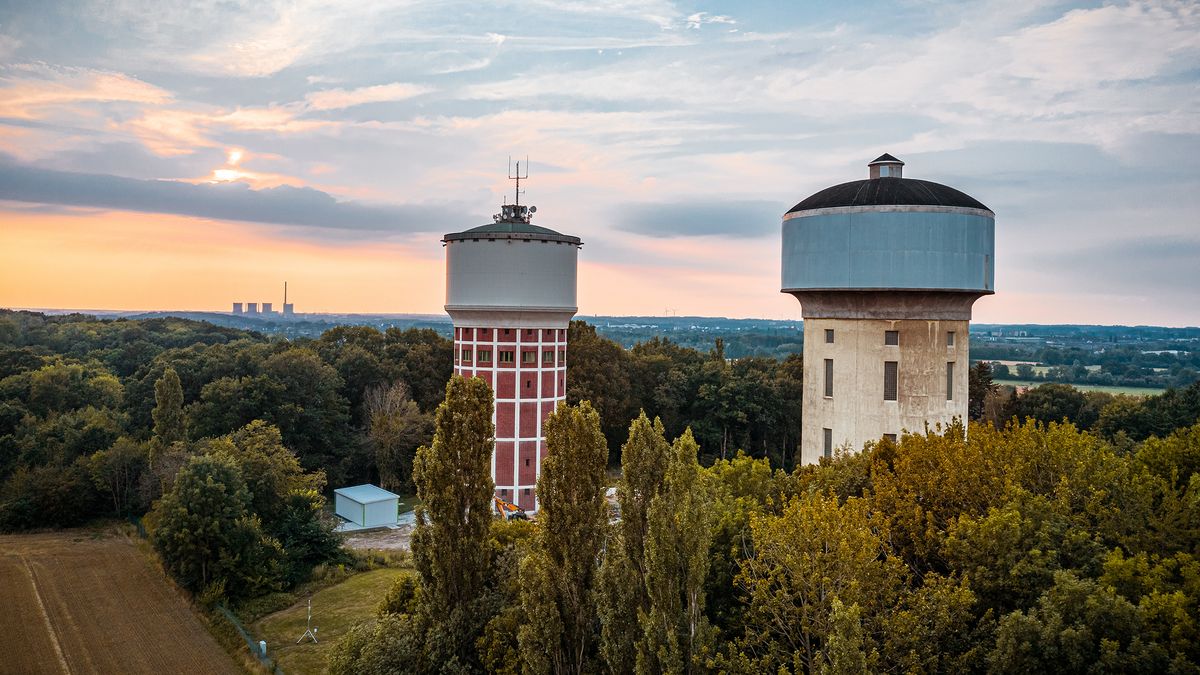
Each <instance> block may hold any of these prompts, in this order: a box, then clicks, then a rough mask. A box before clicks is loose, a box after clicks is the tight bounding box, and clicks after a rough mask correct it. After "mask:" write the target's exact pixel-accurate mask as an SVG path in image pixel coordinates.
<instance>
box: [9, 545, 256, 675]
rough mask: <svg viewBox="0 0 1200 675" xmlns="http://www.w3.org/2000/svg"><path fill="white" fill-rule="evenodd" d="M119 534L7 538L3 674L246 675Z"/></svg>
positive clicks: (167, 584) (183, 600)
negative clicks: (141, 674)
mask: <svg viewBox="0 0 1200 675" xmlns="http://www.w3.org/2000/svg"><path fill="white" fill-rule="evenodd" d="M151 565H152V564H151V562H150V561H149V560H148V559H147V558H146V557H145V556H144V555H143V554H142V553H141V552H139V551H138V549H137V544H136V543H135V542H134V541H132V540H130V539H129V538H128V537H127V536H124V535H122V534H118V533H116V532H99V531H86V530H67V531H61V532H53V533H47V534H28V535H0V607H2V608H3V611H0V654H2V656H0V673H64V672H66V673H199V672H203V673H239V672H241V669H240V668H239V667H238V666H237V665H236V664H235V663H234V661H233V659H232V658H231V657H230V656H229V655H228V654H226V653H225V652H224V651H223V650H222V649H221V647H220V646H219V645H218V644H217V642H216V641H215V640H214V639H213V638H212V636H211V635H209V634H208V632H207V631H206V630H205V628H204V625H203V624H202V623H201V622H200V620H199V619H198V618H197V617H196V615H195V614H193V613H192V610H191V607H190V606H189V605H188V602H187V601H186V600H185V599H184V598H182V597H181V596H180V595H179V594H178V593H177V592H176V591H175V589H174V588H172V587H171V585H170V584H169V583H168V582H167V581H166V580H165V579H164V578H163V577H162V574H161V572H159V571H158V570H156V569H154V568H153V567H152V566H151Z"/></svg>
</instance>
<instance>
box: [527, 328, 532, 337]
mask: <svg viewBox="0 0 1200 675" xmlns="http://www.w3.org/2000/svg"><path fill="white" fill-rule="evenodd" d="M531 335H533V331H532V330H530V329H528V328H526V329H525V337H529V336H531Z"/></svg>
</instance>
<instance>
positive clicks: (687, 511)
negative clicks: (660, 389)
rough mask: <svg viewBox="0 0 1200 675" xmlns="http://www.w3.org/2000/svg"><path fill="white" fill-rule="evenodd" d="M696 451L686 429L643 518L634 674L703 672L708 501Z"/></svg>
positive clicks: (708, 641)
mask: <svg viewBox="0 0 1200 675" xmlns="http://www.w3.org/2000/svg"><path fill="white" fill-rule="evenodd" d="M699 451H700V448H699V446H697V445H696V440H695V439H694V438H693V437H692V433H691V430H690V429H688V430H686V431H684V433H683V436H681V437H679V438H678V439H676V440H675V443H674V445H673V446H672V448H671V455H670V463H669V465H668V466H667V471H666V476H665V480H664V481H663V489H662V490H661V491H660V492H659V493H658V494H657V495H656V496H655V497H654V498H653V499H652V500H651V502H650V508H649V510H648V512H647V514H646V521H647V532H646V535H647V536H646V559H645V560H646V579H645V583H646V591H647V593H648V595H649V599H650V603H649V607H648V609H647V611H645V612H639V616H638V622H639V623H640V624H641V627H642V633H643V638H642V640H640V641H639V642H638V653H637V671H638V672H639V673H683V672H693V671H694V670H697V669H700V670H702V669H703V659H704V658H705V657H707V656H710V655H711V652H712V646H713V645H712V642H713V631H712V630H711V628H710V626H709V624H708V619H707V617H706V616H705V611H704V610H705V605H704V582H705V579H706V577H707V575H708V565H709V557H708V556H709V547H710V545H711V544H712V529H711V523H710V520H711V516H710V511H711V507H710V504H711V499H710V495H709V494H708V491H707V490H705V485H704V483H703V482H702V481H701V472H700V464H699V463H698V462H697V461H696V456H697V454H698V453H699Z"/></svg>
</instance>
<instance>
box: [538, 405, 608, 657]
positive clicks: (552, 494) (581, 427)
mask: <svg viewBox="0 0 1200 675" xmlns="http://www.w3.org/2000/svg"><path fill="white" fill-rule="evenodd" d="M543 429H544V431H545V434H546V458H545V459H544V460H542V475H541V476H540V477H539V478H538V491H537V494H538V505H539V511H538V520H539V522H540V525H541V529H540V531H539V533H538V539H537V546H536V548H535V549H534V551H533V552H532V553H531V554H530V555H529V556H528V557H527V558H526V560H525V561H524V562H522V564H521V582H522V593H521V604H522V606H523V607H524V609H525V614H526V616H527V617H528V618H529V619H530V620H529V621H528V622H527V623H525V624H524V625H523V626H521V629H520V632H519V633H518V640H519V642H520V646H521V654H522V657H523V658H524V660H525V662H526V663H527V664H529V665H530V666H531V669H532V670H533V671H535V672H538V671H540V672H548V671H553V672H555V673H573V674H576V675H578V674H579V673H583V672H585V671H588V670H590V667H589V665H590V664H591V663H592V662H593V660H594V655H595V650H596V636H595V632H596V622H597V613H596V603H595V597H594V595H595V586H596V577H597V572H598V566H597V561H598V560H599V558H600V552H601V548H602V545H603V542H604V534H605V525H606V521H607V510H608V509H607V505H606V503H605V501H604V468H605V465H606V463H607V461H608V444H607V442H606V441H605V439H604V434H603V433H602V432H601V431H600V416H599V415H598V414H597V413H596V411H595V410H594V409H592V406H591V404H590V403H588V402H587V401H584V402H582V403H580V404H579V405H578V406H568V405H566V404H560V405H559V407H558V409H557V410H555V411H554V412H553V413H551V414H550V416H548V417H547V418H546V421H545V423H544V425H543Z"/></svg>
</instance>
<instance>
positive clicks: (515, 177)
mask: <svg viewBox="0 0 1200 675" xmlns="http://www.w3.org/2000/svg"><path fill="white" fill-rule="evenodd" d="M512 168H513V167H512V156H511V155H510V156H509V158H508V179H509V180H515V181H517V187H516V190H515V193H516V196H517V200H516V201H515V202H513V204H514V205H516V206H520V205H521V179H522V178H526V179H527V178H529V155H525V175H524V176H522V175H521V160H519V159H518V160H517V172H516V173H515V174H514V173H513V170H512Z"/></svg>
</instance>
